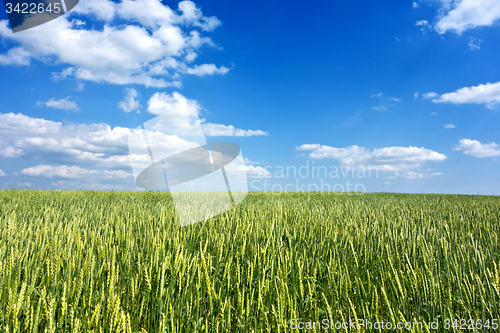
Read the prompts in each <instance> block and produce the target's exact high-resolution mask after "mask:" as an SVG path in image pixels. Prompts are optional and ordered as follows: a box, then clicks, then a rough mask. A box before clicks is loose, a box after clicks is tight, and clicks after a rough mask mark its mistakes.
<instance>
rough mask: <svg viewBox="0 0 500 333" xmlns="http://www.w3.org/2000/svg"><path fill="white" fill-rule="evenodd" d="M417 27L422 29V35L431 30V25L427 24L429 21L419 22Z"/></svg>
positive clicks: (416, 24)
mask: <svg viewBox="0 0 500 333" xmlns="http://www.w3.org/2000/svg"><path fill="white" fill-rule="evenodd" d="M415 26H417V27H421V28H420V31H422V33H424V34H425V33H426V32H427V31H429V30H431V25H430V24H429V22H427V20H420V21H417V23H415Z"/></svg>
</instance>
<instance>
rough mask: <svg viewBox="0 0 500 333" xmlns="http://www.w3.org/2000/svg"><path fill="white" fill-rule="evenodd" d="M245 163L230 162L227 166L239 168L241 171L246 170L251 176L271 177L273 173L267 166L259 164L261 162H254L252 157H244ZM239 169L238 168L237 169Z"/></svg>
mask: <svg viewBox="0 0 500 333" xmlns="http://www.w3.org/2000/svg"><path fill="white" fill-rule="evenodd" d="M244 163H245V164H244V165H236V166H234V164H229V165H228V166H227V167H229V168H233V169H234V168H237V169H238V170H240V171H245V172H246V174H247V176H248V177H249V178H271V177H272V174H271V172H269V171H268V170H266V169H265V168H263V167H261V166H259V164H260V163H258V162H252V161H251V160H250V159H248V158H246V157H245V159H244ZM235 171H237V170H235Z"/></svg>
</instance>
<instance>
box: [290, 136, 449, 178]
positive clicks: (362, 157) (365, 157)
mask: <svg viewBox="0 0 500 333" xmlns="http://www.w3.org/2000/svg"><path fill="white" fill-rule="evenodd" d="M296 149H297V150H299V151H311V152H310V153H309V155H308V156H309V158H312V159H326V158H327V159H334V160H338V161H339V162H340V163H341V165H342V166H344V167H352V168H355V169H359V170H363V169H364V170H366V169H368V168H375V169H377V170H378V171H382V172H390V173H392V175H393V176H392V177H402V178H408V179H414V178H427V177H432V176H438V175H442V174H441V173H418V172H416V171H415V170H419V169H420V168H421V167H422V164H423V163H425V162H441V161H444V160H445V159H446V155H444V154H440V153H438V152H435V151H432V150H430V149H426V148H423V147H422V148H418V147H411V146H410V147H385V148H376V149H373V151H370V150H369V149H367V148H364V147H359V146H356V145H354V146H350V147H346V148H335V147H329V146H325V145H320V144H303V145H301V146H298V147H297V148H296Z"/></svg>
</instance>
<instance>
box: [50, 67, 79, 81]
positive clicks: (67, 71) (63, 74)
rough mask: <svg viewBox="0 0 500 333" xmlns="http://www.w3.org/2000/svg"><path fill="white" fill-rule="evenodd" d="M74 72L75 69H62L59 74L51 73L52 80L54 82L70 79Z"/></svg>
mask: <svg viewBox="0 0 500 333" xmlns="http://www.w3.org/2000/svg"><path fill="white" fill-rule="evenodd" d="M75 70H76V68H75V67H68V68H65V69H63V70H62V71H61V72H60V73H58V72H52V78H53V79H54V80H55V81H60V80H64V79H66V78H68V77H70V76H71V75H73V74H74V73H75Z"/></svg>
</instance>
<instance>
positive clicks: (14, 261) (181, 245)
mask: <svg viewBox="0 0 500 333" xmlns="http://www.w3.org/2000/svg"><path fill="white" fill-rule="evenodd" d="M499 233H500V198H499V197H486V196H455V195H410V194H408V195H407V194H364V195H349V194H342V195H338V194H334V193H330V194H325V193H323V194H322V193H316V194H314V193H311V194H307V193H302V194H300V193H298V194H286V193H284V194H280V195H277V194H258V195H249V196H248V197H247V198H246V199H245V201H244V202H243V203H242V204H241V205H239V206H237V207H235V208H233V209H232V210H230V211H228V212H226V213H223V214H221V215H220V216H217V217H215V218H212V219H210V220H208V221H206V222H202V223H197V224H194V225H191V226H188V227H184V228H181V227H180V226H179V223H178V221H177V220H176V217H175V214H174V206H173V202H172V199H171V197H170V196H169V194H168V193H164V192H141V193H138V192H87V191H30V190H3V191H0V331H5V332H7V331H8V332H63V331H64V332H83V331H85V332H90V331H93V332H121V331H123V332H161V331H165V332H196V331H200V332H202V331H203V332H239V331H241V332H261V331H264V332H285V331H290V320H292V319H297V320H299V321H320V320H323V319H329V320H332V321H345V320H349V319H358V318H362V319H367V320H372V321H381V320H385V321H392V322H401V321H402V322H405V321H408V322H410V321H423V322H429V321H431V320H436V319H437V320H441V321H443V320H444V319H447V318H448V319H450V318H451V319H463V318H465V319H470V318H471V319H481V320H483V321H486V320H492V319H495V318H500V310H499V306H500V267H499V265H500V242H499ZM414 331H416V330H414ZM423 331H428V329H427V328H426V327H425V326H424V328H423Z"/></svg>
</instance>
